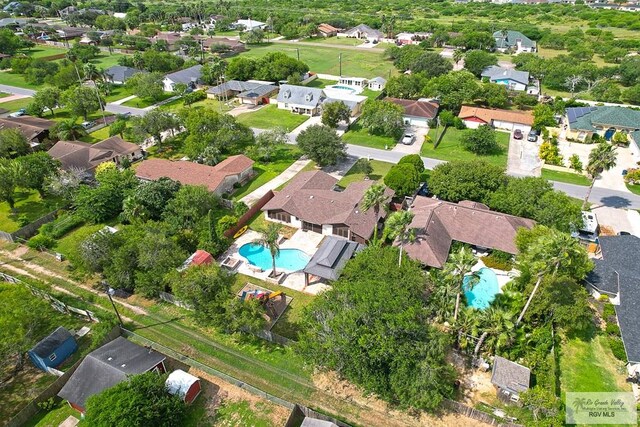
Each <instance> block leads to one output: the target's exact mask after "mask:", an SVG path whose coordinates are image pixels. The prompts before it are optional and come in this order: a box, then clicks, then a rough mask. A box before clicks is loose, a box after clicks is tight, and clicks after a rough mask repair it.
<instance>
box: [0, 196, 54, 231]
mask: <svg viewBox="0 0 640 427" xmlns="http://www.w3.org/2000/svg"><path fill="white" fill-rule="evenodd" d="M14 199H15V207H14V208H13V209H11V208H10V207H9V204H8V203H7V202H2V203H0V230H2V231H6V232H7V233H13V232H14V231H16V230H18V229H20V228H21V227H22V226H24V225H27V224H29V223H30V222H32V221H34V220H36V219H38V218H40V217H42V216H44V215H46V214H48V213H49V212H52V211H54V210H56V209H57V208H59V207H62V206H63V205H64V201H63V200H62V199H60V198H58V197H53V196H49V197H47V198H45V199H44V200H43V199H41V198H40V195H39V194H38V192H37V191H34V190H28V189H24V188H18V189H16V191H15V192H14Z"/></svg>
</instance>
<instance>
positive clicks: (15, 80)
mask: <svg viewBox="0 0 640 427" xmlns="http://www.w3.org/2000/svg"><path fill="white" fill-rule="evenodd" d="M0 84H3V85H9V86H16V87H22V88H25V89H34V90H36V89H39V88H41V87H42V86H44V85H33V84H31V83H27V82H26V80H25V79H24V76H23V75H22V74H14V73H9V72H8V71H0Z"/></svg>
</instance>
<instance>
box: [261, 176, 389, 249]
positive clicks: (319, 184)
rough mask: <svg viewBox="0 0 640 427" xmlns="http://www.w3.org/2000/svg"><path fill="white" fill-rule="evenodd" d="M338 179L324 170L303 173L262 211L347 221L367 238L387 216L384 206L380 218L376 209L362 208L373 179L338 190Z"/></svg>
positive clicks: (306, 218)
mask: <svg viewBox="0 0 640 427" xmlns="http://www.w3.org/2000/svg"><path fill="white" fill-rule="evenodd" d="M337 182H338V180H337V179H336V178H334V177H332V176H331V175H329V174H327V173H325V172H322V171H309V172H303V173H300V174H298V175H296V177H294V178H293V179H292V180H291V182H290V183H289V184H288V185H287V186H286V187H285V188H284V189H283V190H282V191H279V192H277V193H276V195H275V197H274V198H273V199H271V200H270V201H269V202H268V203H267V204H266V205H264V206H263V207H262V210H263V211H269V210H283V211H285V212H288V213H289V214H291V215H293V216H295V217H297V218H298V219H300V220H302V221H306V222H310V223H313V224H345V225H346V226H348V227H349V229H351V231H352V232H353V233H355V234H357V235H358V236H360V237H363V238H365V239H368V238H369V237H371V234H372V233H373V229H374V227H375V224H376V223H377V222H378V220H379V219H380V218H384V216H385V215H386V212H385V211H384V210H383V209H381V211H380V212H379V214H378V218H376V217H375V213H374V212H373V209H369V210H368V211H367V212H363V211H362V209H360V202H361V200H362V197H363V195H364V193H365V191H366V190H367V189H368V188H369V187H371V185H373V181H360V182H354V183H352V184H350V185H349V186H348V187H347V188H346V189H345V190H344V191H335V190H334V187H335V185H336V183H337ZM386 192H387V195H388V196H389V197H391V196H392V195H393V190H391V189H387V190H386Z"/></svg>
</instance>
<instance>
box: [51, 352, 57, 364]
mask: <svg viewBox="0 0 640 427" xmlns="http://www.w3.org/2000/svg"><path fill="white" fill-rule="evenodd" d="M57 358H58V357H57V356H56V354H55V353H54V354H52V355H51V356H49V360H51V361H52V362H53V361H54V360H56V359H57Z"/></svg>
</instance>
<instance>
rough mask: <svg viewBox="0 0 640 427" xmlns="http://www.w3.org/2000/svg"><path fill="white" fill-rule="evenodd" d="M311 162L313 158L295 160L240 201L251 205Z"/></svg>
mask: <svg viewBox="0 0 640 427" xmlns="http://www.w3.org/2000/svg"><path fill="white" fill-rule="evenodd" d="M310 162H311V160H297V161H295V162H294V163H293V164H292V165H291V166H289V167H288V168H287V169H285V171H284V172H282V173H281V174H280V175H278V176H277V177H275V178H273V179H272V180H271V181H269V182H267V183H266V184H264V185H263V186H261V187H258V188H256V189H255V190H253V191H252V192H251V193H249V194H247V195H246V196H244V197H243V198H242V199H240V201H241V202H244V203H246V204H247V206H251V205H252V204H254V203H255V202H256V201H257V200H259V199H260V197H262V196H264V195H265V194H266V193H267V191H269V190H275V189H276V188H278V187H280V186H281V185H282V184H284V183H285V182H287V181H289V180H290V179H291V178H293V177H294V176H295V175H296V174H297V173H298V172H300V171H301V170H302V169H303V168H304V167H305V166H307V165H308V164H309V163H310Z"/></svg>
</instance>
